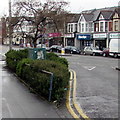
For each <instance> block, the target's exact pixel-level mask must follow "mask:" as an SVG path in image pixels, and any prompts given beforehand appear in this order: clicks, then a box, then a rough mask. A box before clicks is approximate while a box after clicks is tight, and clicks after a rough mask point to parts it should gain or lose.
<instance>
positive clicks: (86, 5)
mask: <svg viewBox="0 0 120 120" xmlns="http://www.w3.org/2000/svg"><path fill="white" fill-rule="evenodd" d="M8 1H9V0H1V1H0V16H3V15H4V14H5V13H7V12H8ZM11 1H12V2H13V1H14V0H11ZM56 1H57V0H56ZM64 1H67V2H69V3H70V4H69V7H68V10H69V11H71V12H74V13H80V12H81V11H83V10H89V9H94V8H104V7H113V6H118V2H119V1H120V0H64Z"/></svg>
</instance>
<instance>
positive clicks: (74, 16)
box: [70, 14, 80, 23]
mask: <svg viewBox="0 0 120 120" xmlns="http://www.w3.org/2000/svg"><path fill="white" fill-rule="evenodd" d="M79 17H80V14H74V15H73V16H72V17H71V20H70V23H77V22H78V20H79Z"/></svg>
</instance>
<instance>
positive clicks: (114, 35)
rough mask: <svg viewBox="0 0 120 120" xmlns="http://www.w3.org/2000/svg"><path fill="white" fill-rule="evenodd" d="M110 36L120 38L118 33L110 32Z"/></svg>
mask: <svg viewBox="0 0 120 120" xmlns="http://www.w3.org/2000/svg"><path fill="white" fill-rule="evenodd" d="M110 38H120V33H111V34H110Z"/></svg>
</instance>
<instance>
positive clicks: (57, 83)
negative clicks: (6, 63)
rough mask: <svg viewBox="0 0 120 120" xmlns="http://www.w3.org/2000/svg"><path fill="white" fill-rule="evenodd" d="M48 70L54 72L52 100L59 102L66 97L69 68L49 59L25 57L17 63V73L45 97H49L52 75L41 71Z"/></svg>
mask: <svg viewBox="0 0 120 120" xmlns="http://www.w3.org/2000/svg"><path fill="white" fill-rule="evenodd" d="M42 70H46V71H49V72H52V73H53V74H54V77H53V90H52V97H51V100H52V101H54V100H57V101H58V102H59V101H61V100H62V99H63V98H64V95H65V92H66V91H65V88H66V87H67V85H68V81H69V71H68V68H67V67H66V66H64V65H62V64H61V63H57V62H54V61H49V60H33V61H32V60H30V59H23V60H22V61H20V62H19V63H18V65H17V74H18V76H20V77H21V78H22V79H24V80H25V82H26V83H27V84H29V86H30V87H32V88H33V89H34V90H35V91H36V92H37V93H39V94H41V95H42V96H43V97H44V98H46V99H48V96H49V87H50V75H49V74H46V73H43V72H41V71H42Z"/></svg>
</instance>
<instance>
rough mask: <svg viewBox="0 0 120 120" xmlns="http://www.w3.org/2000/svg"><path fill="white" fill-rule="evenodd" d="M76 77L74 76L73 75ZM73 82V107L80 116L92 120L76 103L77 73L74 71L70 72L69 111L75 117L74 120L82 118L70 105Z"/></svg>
mask: <svg viewBox="0 0 120 120" xmlns="http://www.w3.org/2000/svg"><path fill="white" fill-rule="evenodd" d="M72 73H73V74H74V75H73V74H72ZM71 80H73V98H72V101H73V105H74V107H75V109H76V110H77V112H78V113H79V115H80V116H81V117H82V118H84V119H86V120H91V119H90V118H89V117H88V116H87V115H86V114H85V113H84V112H83V110H82V109H81V108H80V106H79V105H78V104H77V101H76V81H77V80H76V73H75V71H74V70H70V84H69V90H68V93H67V101H66V106H67V108H68V111H69V112H70V113H71V115H72V116H73V118H75V119H77V120H80V117H79V116H78V115H77V114H76V113H75V112H74V110H73V109H72V107H71V105H70V89H71V87H72V81H71Z"/></svg>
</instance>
